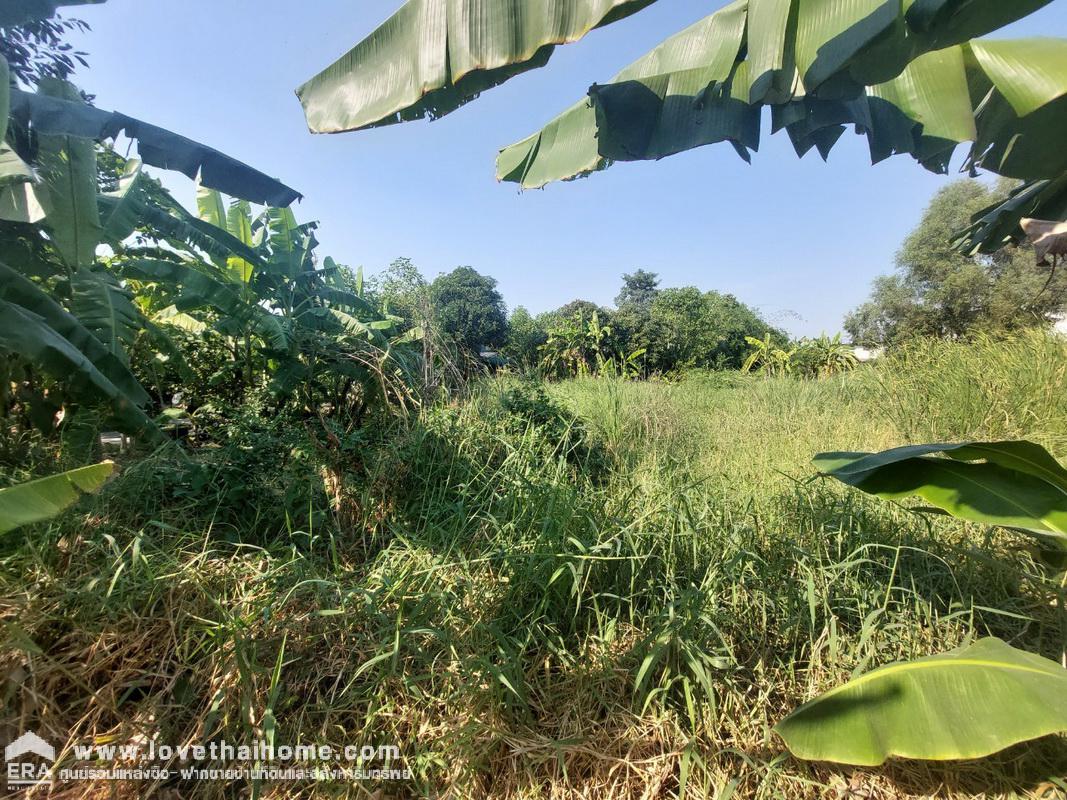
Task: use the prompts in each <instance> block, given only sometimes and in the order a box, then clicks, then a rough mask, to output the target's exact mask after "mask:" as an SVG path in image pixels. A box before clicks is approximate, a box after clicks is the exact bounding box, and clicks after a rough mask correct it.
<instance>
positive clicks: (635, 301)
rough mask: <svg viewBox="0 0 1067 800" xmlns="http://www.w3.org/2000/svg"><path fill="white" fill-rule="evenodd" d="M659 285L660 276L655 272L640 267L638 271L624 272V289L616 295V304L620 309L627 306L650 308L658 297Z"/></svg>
mask: <svg viewBox="0 0 1067 800" xmlns="http://www.w3.org/2000/svg"><path fill="white" fill-rule="evenodd" d="M658 286H659V276H658V275H656V273H655V272H648V271H647V270H643V269H639V270H637V271H636V272H627V273H624V274H623V276H622V289H620V290H619V293H618V295H616V296H615V306H616V308H620V309H621V308H624V307H626V306H634V307H636V308H640V309H648V308H649V307H650V306H651V305H652V301H653V300H655V299H656V292H657V291H659V289H658V288H657V287H658Z"/></svg>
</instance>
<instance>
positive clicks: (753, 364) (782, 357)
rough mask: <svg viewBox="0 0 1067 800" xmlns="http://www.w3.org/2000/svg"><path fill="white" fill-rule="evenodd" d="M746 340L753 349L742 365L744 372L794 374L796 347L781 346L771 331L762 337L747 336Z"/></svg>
mask: <svg viewBox="0 0 1067 800" xmlns="http://www.w3.org/2000/svg"><path fill="white" fill-rule="evenodd" d="M745 341H746V342H748V344H749V345H750V346H751V347H752V351H751V352H750V353H749V354H748V357H747V358H746V359H745V363H744V364H742V366H741V371H742V372H751V371H752V370H757V371H758V372H760V373H762V374H764V375H790V374H792V372H793V366H794V365H793V357H794V356H795V355H796V352H797V350H796V348H793V349H791V350H786V349H784V348H782V347H780V346H779V345H778V342H777V340H776V339H775V337H774V336H773V335H772V334H771V333H770V332H769V331H768V332H767V334H766V335H765V336H764V337H763V338H762V339H759V338H757V337H755V336H746V337H745Z"/></svg>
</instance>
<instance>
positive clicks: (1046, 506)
mask: <svg viewBox="0 0 1067 800" xmlns="http://www.w3.org/2000/svg"><path fill="white" fill-rule="evenodd" d="M939 456H945V457H939ZM814 464H815V467H816V469H818V470H819V472H821V473H822V474H824V475H829V476H831V477H834V478H836V479H837V480H839V481H841V482H842V483H845V484H847V485H849V486H853V487H855V488H857V489H859V490H860V491H863V492H866V493H868V494H873V495H875V496H877V497H882V498H886V499H899V498H903V497H909V496H918V497H921V498H923V499H924V500H925V501H926V502H928V503H930V504H931V505H932V506H934V507H935V508H937V509H940V510H941V511H944V512H945V513H947V514H950V515H951V516H954V517H957V518H959V519H963V520H968V521H970V522H979V523H984V524H987V525H1001V526H1004V527H1008V528H1012V529H1013V530H1019V531H1023V532H1026V533H1029V534H1031V535H1033V536H1035V537H1036V538H1038V539H1039V540H1040V541H1041V543H1042V544H1044V545H1052V546H1054V547H1056V548H1057V549H1060V550H1067V470H1065V469H1064V468H1063V466H1062V465H1061V464H1060V463H1059V462H1057V461H1056V459H1054V458H1053V457H1052V456H1051V455H1050V454H1049V453H1048V451H1047V450H1045V449H1044V448H1043V447H1041V446H1040V445H1037V444H1034V443H1032V442H1027V441H1018V442H968V443H964V444H929V445H915V446H908V447H898V448H894V449H892V450H887V451H885V452H882V453H822V454H820V455H818V456H816V457H815V459H814Z"/></svg>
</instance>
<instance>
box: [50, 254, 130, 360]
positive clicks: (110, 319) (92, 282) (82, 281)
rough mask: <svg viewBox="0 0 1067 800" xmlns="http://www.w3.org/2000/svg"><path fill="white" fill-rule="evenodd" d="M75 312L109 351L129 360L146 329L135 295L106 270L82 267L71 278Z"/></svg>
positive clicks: (120, 358) (73, 310)
mask: <svg viewBox="0 0 1067 800" xmlns="http://www.w3.org/2000/svg"><path fill="white" fill-rule="evenodd" d="M70 289H71V296H70V303H69V308H70V311H71V313H72V314H73V315H74V316H75V317H76V318H77V319H78V321H79V322H81V324H82V325H84V326H85V327H86V328H87V329H88V330H89V331H90V332H91V333H92V334H93V335H94V336H96V338H97V339H99V340H100V341H101V342H103V343H104V346H105V347H107V349H108V351H109V352H110V353H111V354H112V355H114V356H115V357H116V358H118V359H119V360H120V361H122V362H123V363H128V360H129V359H128V357H127V355H126V352H127V349H128V348H129V347H131V346H132V345H133V343H134V341H135V340H136V339H137V334H138V333H140V332H141V331H142V330H144V327H145V323H146V322H147V320H145V318H144V316H143V315H142V314H141V312H140V310H139V309H138V308H137V306H136V305H135V304H134V302H133V294H132V293H131V292H130V291H129V290H128V289H125V288H123V287H122V286H120V285H119V282H118V281H117V280H115V278H114V276H112V275H110V274H109V273H107V272H105V271H103V270H94V269H88V268H82V269H78V270H75V272H74V274H73V275H71V277H70Z"/></svg>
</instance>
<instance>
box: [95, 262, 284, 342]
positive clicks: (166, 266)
mask: <svg viewBox="0 0 1067 800" xmlns="http://www.w3.org/2000/svg"><path fill="white" fill-rule="evenodd" d="M115 269H117V270H118V272H119V274H121V275H122V276H123V277H125V278H129V279H132V280H139V281H146V282H153V283H159V284H160V285H161V286H162V287H163V288H164V291H165V293H166V294H167V296H168V297H170V298H171V299H172V301H173V305H174V307H175V309H176V311H178V312H183V313H184V312H189V311H195V310H198V309H210V310H212V311H215V312H216V313H218V314H220V315H222V316H223V317H224V318H225V319H226V320H227V321H229V322H230V323H232V324H230V325H229V327H232V328H234V329H238V328H244V327H246V326H247V327H249V328H251V329H252V330H254V331H255V332H256V333H257V334H258V335H259V336H261V337H262V338H263V339H264V341H265V342H266V343H267V344H268V345H269V346H270V347H271V348H273V349H275V350H285V349H287V348H288V346H289V336H288V334H287V333H286V331H285V326H284V325H283V324H282V320H281V319H280V318H279V317H278V316H276V315H274V314H272V313H271V312H270V311H268V310H267V309H266V308H264V307H263V306H261V305H260V304H259V303H258V302H256V301H255V300H254V299H253V300H251V301H246V300H245V299H244V298H243V297H242V294H241V292H240V291H239V289H238V287H237V286H235V285H233V284H231V283H229V282H227V280H226V279H225V278H224V277H222V276H221V275H212V274H210V273H209V272H208V271H206V270H205V269H203V268H202V267H199V266H196V265H193V264H191V263H183V262H179V261H168V260H163V259H149V258H135V259H122V260H120V261H117V262H115Z"/></svg>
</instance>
